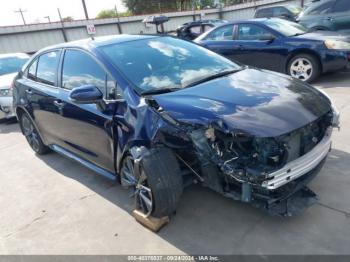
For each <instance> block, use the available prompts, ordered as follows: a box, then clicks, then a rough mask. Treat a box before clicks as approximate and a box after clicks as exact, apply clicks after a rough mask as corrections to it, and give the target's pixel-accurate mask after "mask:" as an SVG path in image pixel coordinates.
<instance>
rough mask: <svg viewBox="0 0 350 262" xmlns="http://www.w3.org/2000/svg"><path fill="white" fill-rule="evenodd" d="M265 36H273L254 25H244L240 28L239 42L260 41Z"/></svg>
mask: <svg viewBox="0 0 350 262" xmlns="http://www.w3.org/2000/svg"><path fill="white" fill-rule="evenodd" d="M264 35H271V33H270V32H269V31H267V30H265V29H264V28H262V27H260V26H257V25H253V24H252V25H249V24H246V25H244V24H243V25H239V26H238V40H259V39H260V38H261V37H262V36H264Z"/></svg>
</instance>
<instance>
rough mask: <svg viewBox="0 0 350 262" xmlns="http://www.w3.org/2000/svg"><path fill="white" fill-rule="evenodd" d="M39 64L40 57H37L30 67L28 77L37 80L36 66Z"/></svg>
mask: <svg viewBox="0 0 350 262" xmlns="http://www.w3.org/2000/svg"><path fill="white" fill-rule="evenodd" d="M37 66H38V59H35V61H34V62H33V63H32V64H31V65H30V67H29V69H28V78H29V79H32V80H35V78H36V68H37Z"/></svg>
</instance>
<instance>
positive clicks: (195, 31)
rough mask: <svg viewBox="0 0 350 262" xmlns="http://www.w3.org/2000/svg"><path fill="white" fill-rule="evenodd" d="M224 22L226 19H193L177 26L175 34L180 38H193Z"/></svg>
mask: <svg viewBox="0 0 350 262" xmlns="http://www.w3.org/2000/svg"><path fill="white" fill-rule="evenodd" d="M224 23H227V21H225V20H218V19H212V20H199V21H193V22H189V23H185V24H183V25H182V26H180V27H178V28H177V29H176V34H177V37H179V38H181V39H185V40H193V39H195V38H197V37H198V36H200V35H201V34H203V33H204V32H207V31H208V30H210V29H212V28H213V27H215V26H218V25H222V24H224Z"/></svg>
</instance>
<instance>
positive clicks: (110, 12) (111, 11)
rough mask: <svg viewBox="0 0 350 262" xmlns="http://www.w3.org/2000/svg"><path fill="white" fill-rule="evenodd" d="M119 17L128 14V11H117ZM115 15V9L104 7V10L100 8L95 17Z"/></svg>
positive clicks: (111, 16)
mask: <svg viewBox="0 0 350 262" xmlns="http://www.w3.org/2000/svg"><path fill="white" fill-rule="evenodd" d="M118 15H119V17H122V16H130V15H131V14H130V12H122V13H118ZM114 17H117V12H116V10H115V9H105V10H101V11H100V12H99V13H98V14H97V16H96V18H114Z"/></svg>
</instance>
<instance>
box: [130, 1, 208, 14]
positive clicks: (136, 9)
mask: <svg viewBox="0 0 350 262" xmlns="http://www.w3.org/2000/svg"><path fill="white" fill-rule="evenodd" d="M123 3H124V5H125V6H126V7H127V8H128V10H129V11H130V12H131V13H132V14H134V15H140V14H151V13H162V12H175V11H184V10H192V8H193V7H194V8H196V9H197V7H199V8H204V7H207V6H210V7H212V6H214V0H172V1H170V0H123Z"/></svg>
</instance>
